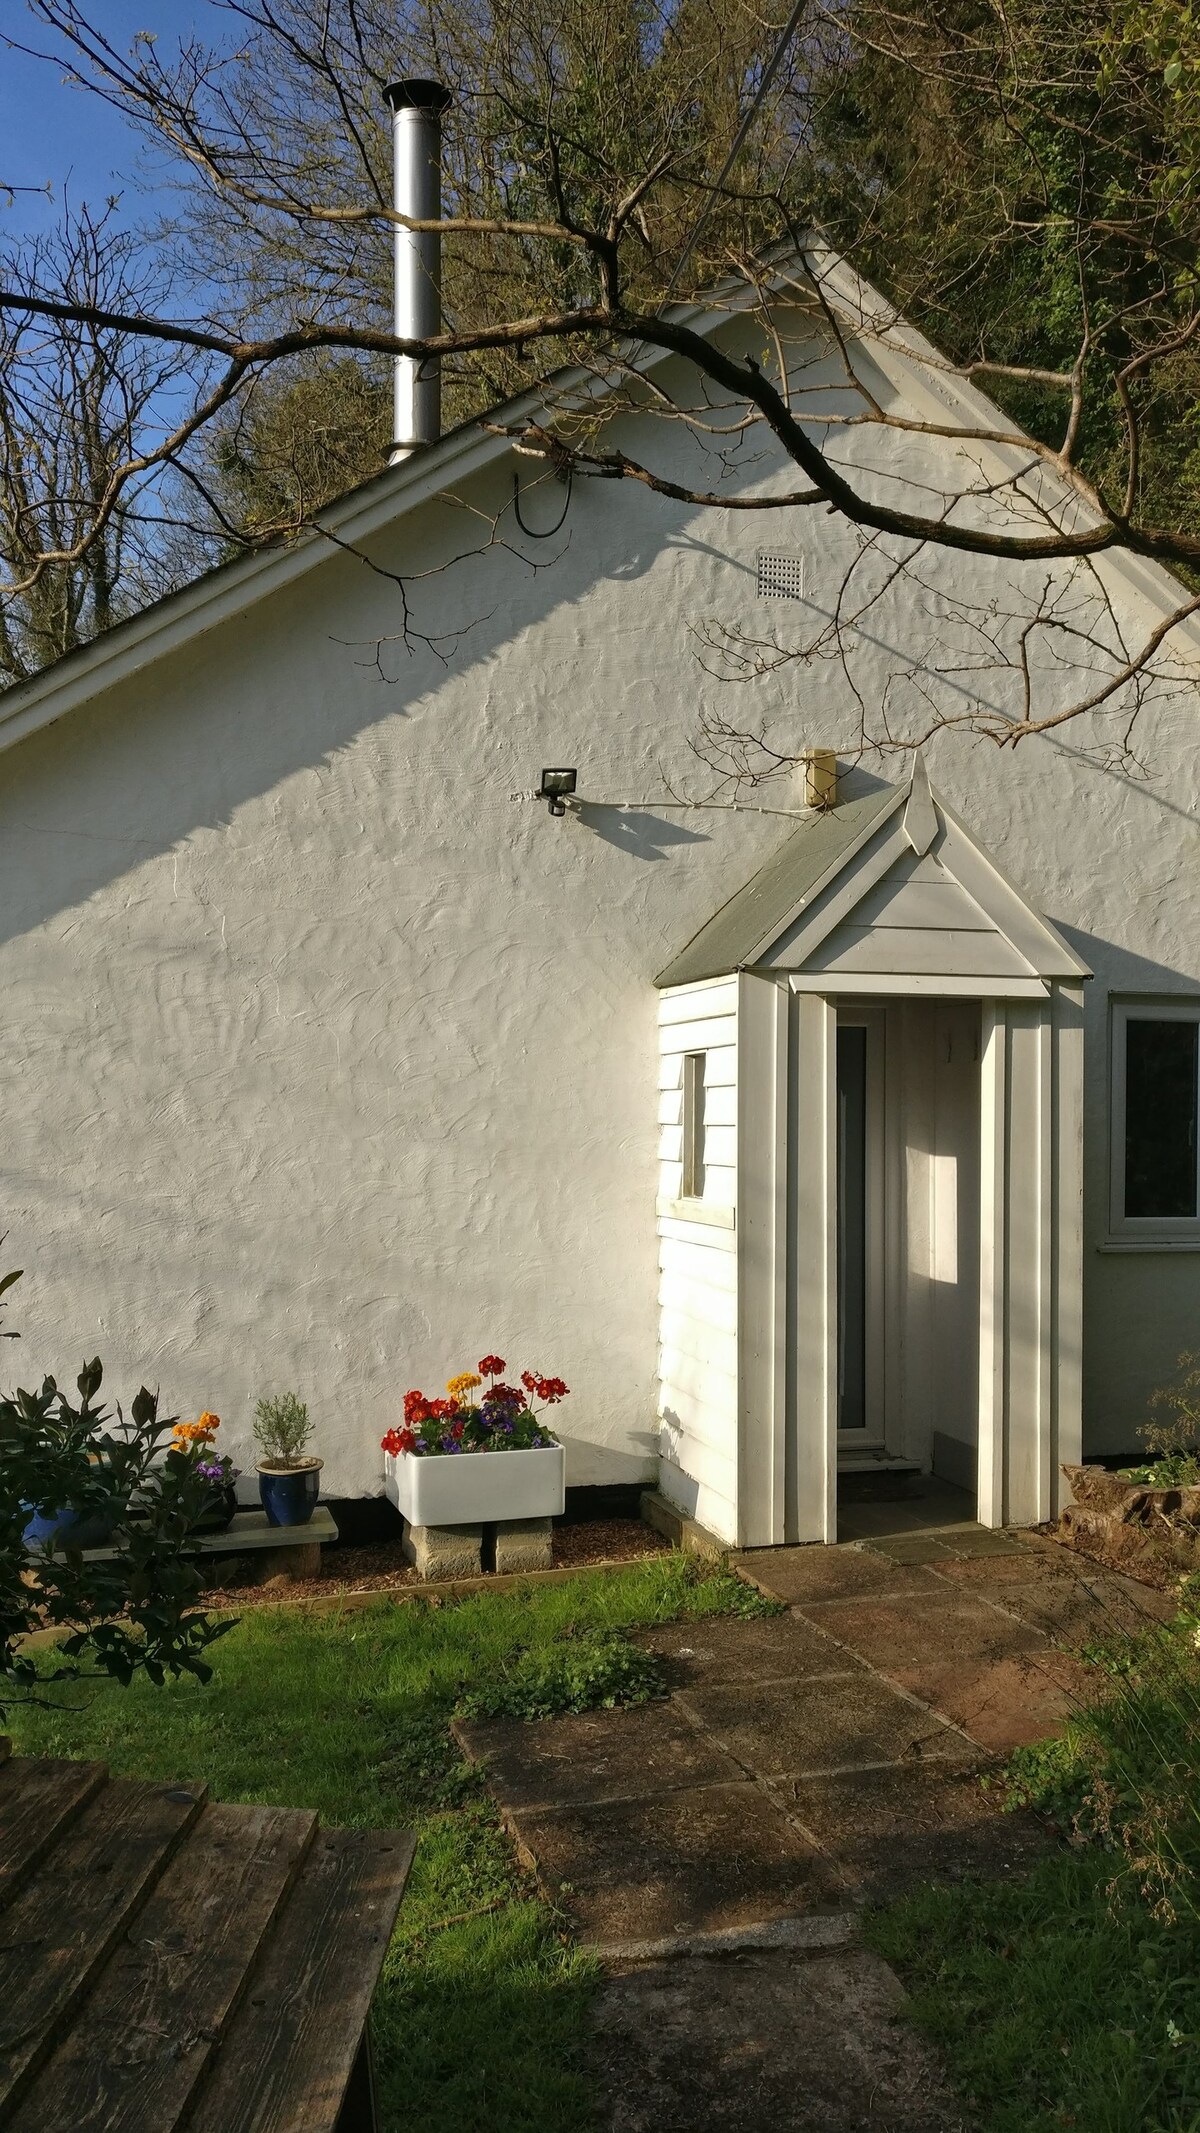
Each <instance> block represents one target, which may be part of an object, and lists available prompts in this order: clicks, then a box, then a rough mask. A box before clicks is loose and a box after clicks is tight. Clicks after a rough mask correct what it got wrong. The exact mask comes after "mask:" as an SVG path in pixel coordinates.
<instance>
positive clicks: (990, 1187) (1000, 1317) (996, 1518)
mask: <svg viewBox="0 0 1200 2133" xmlns="http://www.w3.org/2000/svg"><path fill="white" fill-rule="evenodd" d="M981 1034H982V1044H981V1047H980V1053H981V1057H980V1066H979V1096H980V1110H979V1143H980V1158H981V1160H980V1179H979V1482H978V1501H977V1505H976V1515H977V1517H978V1519H979V1523H980V1525H981V1526H1002V1525H1003V1524H1004V1421H1005V1414H1004V1404H1005V1403H1004V1389H1005V1387H1004V1379H1005V1370H1004V1360H1005V1358H1004V1332H1005V1293H1004V1292H1005V1279H1004V1275H1005V1258H1006V1246H1005V1212H1006V1201H1007V1193H1006V1183H1007V1179H1006V1172H1007V1168H1008V1165H1007V1142H1008V1132H1007V1109H1008V1104H1007V1089H1006V1082H1007V1067H1008V1015H1007V1012H1006V1009H1005V1005H1004V1002H1003V1000H985V1001H984V1003H983V1027H982V1033H981Z"/></svg>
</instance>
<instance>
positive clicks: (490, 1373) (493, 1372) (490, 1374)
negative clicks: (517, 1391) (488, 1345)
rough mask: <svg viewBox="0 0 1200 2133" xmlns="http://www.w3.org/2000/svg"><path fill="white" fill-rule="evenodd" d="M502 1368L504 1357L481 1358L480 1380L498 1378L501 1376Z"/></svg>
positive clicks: (490, 1356)
mask: <svg viewBox="0 0 1200 2133" xmlns="http://www.w3.org/2000/svg"><path fill="white" fill-rule="evenodd" d="M504 1367H505V1365H504V1357H503V1356H502V1355H485V1356H481V1358H480V1362H479V1375H480V1377H481V1378H498V1377H500V1376H501V1375H502V1373H503V1371H504Z"/></svg>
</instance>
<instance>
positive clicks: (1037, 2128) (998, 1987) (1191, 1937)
mask: <svg viewBox="0 0 1200 2133" xmlns="http://www.w3.org/2000/svg"><path fill="white" fill-rule="evenodd" d="M1110 1879H1111V1861H1110V1860H1109V1859H1108V1858H1107V1857H1106V1855H1105V1854H1104V1853H1103V1852H1098V1851H1094V1850H1087V1851H1083V1852H1065V1853H1062V1854H1060V1855H1058V1856H1056V1857H1054V1858H1051V1859H1048V1860H1046V1861H1045V1862H1044V1863H1042V1864H1041V1865H1039V1866H1037V1867H1035V1868H1034V1869H1033V1871H1032V1873H1031V1874H1030V1875H1029V1876H1028V1878H1027V1879H1026V1880H1024V1881H1023V1882H992V1883H985V1884H978V1885H971V1884H966V1885H960V1886H959V1887H957V1888H950V1887H930V1888H924V1889H921V1890H919V1891H918V1892H917V1893H916V1894H914V1895H913V1896H911V1897H909V1898H907V1899H906V1900H905V1901H903V1902H902V1903H899V1904H896V1905H894V1906H892V1907H891V1908H890V1909H889V1910H887V1911H885V1912H882V1913H877V1914H876V1915H875V1916H874V1917H873V1918H869V1919H868V1920H867V1921H866V1934H867V1938H868V1939H869V1941H870V1942H871V1944H872V1945H873V1946H874V1947H875V1948H876V1950H877V1951H878V1952H879V1953H880V1954H881V1955H883V1956H884V1957H885V1958H886V1960H887V1961H888V1962H890V1963H893V1964H894V1965H895V1967H896V1968H897V1970H898V1971H899V1972H900V1975H901V1977H902V1978H903V1980H904V1983H905V1985H906V1986H907V1988H908V1992H909V1995H910V1999H909V2005H908V2017H909V2019H910V2020H912V2021H913V2022H914V2023H915V2024H916V2025H917V2027H918V2028H919V2029H920V2030H921V2031H922V2032H923V2033H924V2034H925V2035H926V2036H927V2037H928V2038H929V2039H930V2040H931V2041H932V2042H933V2043H934V2044H935V2045H936V2046H937V2047H938V2048H939V2049H940V2051H941V2052H942V2053H943V2054H944V2055H945V2058H946V2061H947V2063H948V2065H949V2068H950V2071H951V2073H952V2075H953V2076H954V2078H955V2080H956V2082H957V2084H958V2086H959V2088H960V2090H961V2091H962V2093H963V2095H964V2097H965V2099H966V2101H967V2107H968V2108H967V2112H966V2113H965V2114H964V2115H965V2116H966V2118H967V2122H968V2123H969V2124H970V2125H971V2127H972V2128H973V2129H975V2133H1062V2129H1063V2128H1064V2127H1074V2128H1077V2129H1078V2133H1194V2129H1195V2128H1196V2126H1197V2125H1198V2124H1200V2053H1198V2052H1197V2050H1196V2048H1195V2044H1194V2041H1193V2040H1194V2039H1195V2037H1196V2036H1197V2034H1198V2033H1200V1933H1197V1931H1196V1929H1195V1927H1194V1925H1193V1924H1192V1923H1191V1922H1189V1921H1185V1922H1182V1923H1176V1924H1175V1925H1173V1926H1171V1925H1164V1924H1162V1923H1160V1922H1159V1921H1157V1920H1156V1919H1155V1918H1154V1917H1153V1916H1152V1915H1151V1913H1150V1911H1149V1910H1148V1909H1147V1908H1146V1907H1145V1906H1143V1905H1140V1904H1126V1905H1117V1906H1114V1902H1113V1898H1112V1896H1111V1894H1110V1889H1109V1884H1110Z"/></svg>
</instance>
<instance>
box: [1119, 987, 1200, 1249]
mask: <svg viewBox="0 0 1200 2133" xmlns="http://www.w3.org/2000/svg"><path fill="white" fill-rule="evenodd" d="M1197 1029H1198V1025H1197V1024H1196V1023H1195V1022H1146V1021H1135V1020H1134V1018H1133V1016H1130V1018H1129V1020H1128V1021H1127V1022H1126V1024H1125V1212H1126V1214H1127V1215H1194V1214H1195V1213H1196V1039H1197Z"/></svg>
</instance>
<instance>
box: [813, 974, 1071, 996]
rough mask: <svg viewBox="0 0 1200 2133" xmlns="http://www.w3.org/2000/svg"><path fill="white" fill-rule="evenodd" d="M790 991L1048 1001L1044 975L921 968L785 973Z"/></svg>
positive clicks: (825, 993) (1048, 992) (830, 994)
mask: <svg viewBox="0 0 1200 2133" xmlns="http://www.w3.org/2000/svg"><path fill="white" fill-rule="evenodd" d="M787 982H788V986H789V988H790V990H791V991H792V992H799V993H823V994H824V995H825V996H826V997H827V998H829V999H841V998H843V997H845V996H846V995H859V994H864V993H865V994H868V995H885V994H886V995H889V996H890V995H893V994H894V995H895V996H896V997H898V998H900V999H905V1000H912V999H926V1000H1048V999H1049V997H1050V986H1049V984H1048V982H1047V981H1046V979H1045V978H1032V977H1030V978H985V977H970V978H952V977H945V978H943V977H937V976H934V975H930V974H928V973H927V972H924V971H914V972H911V973H910V972H907V971H905V972H903V973H900V974H897V973H894V972H887V971H852V970H817V971H804V970H799V971H795V972H789V973H788V976H787Z"/></svg>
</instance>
